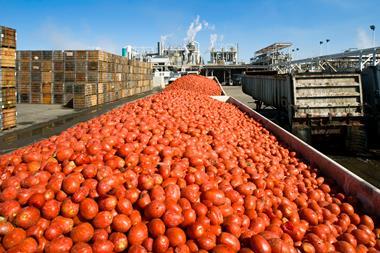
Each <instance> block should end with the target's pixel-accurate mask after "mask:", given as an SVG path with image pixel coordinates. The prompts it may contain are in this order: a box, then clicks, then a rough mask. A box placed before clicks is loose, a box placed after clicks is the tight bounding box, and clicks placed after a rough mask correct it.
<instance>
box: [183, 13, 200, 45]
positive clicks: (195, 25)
mask: <svg viewBox="0 0 380 253" xmlns="http://www.w3.org/2000/svg"><path fill="white" fill-rule="evenodd" d="M199 19H200V17H199V16H197V17H196V19H195V20H194V21H193V22H191V24H190V26H189V29H187V33H186V35H187V37H186V41H188V42H192V41H194V40H195V37H196V36H197V33H198V32H200V31H201V30H202V27H203V26H202V23H201V22H199Z"/></svg>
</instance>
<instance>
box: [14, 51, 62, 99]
mask: <svg viewBox="0 0 380 253" xmlns="http://www.w3.org/2000/svg"><path fill="white" fill-rule="evenodd" d="M60 57H61V62H60ZM62 64H63V53H62V51H18V52H17V89H18V102H19V103H31V104H54V103H56V104H62V103H63V65H62Z"/></svg>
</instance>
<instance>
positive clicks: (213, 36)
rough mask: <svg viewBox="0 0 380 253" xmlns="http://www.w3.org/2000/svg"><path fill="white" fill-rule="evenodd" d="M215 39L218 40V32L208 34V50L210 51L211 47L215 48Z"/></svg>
mask: <svg viewBox="0 0 380 253" xmlns="http://www.w3.org/2000/svg"><path fill="white" fill-rule="evenodd" d="M217 41H218V34H216V33H212V34H210V47H209V48H208V50H210V51H211V50H212V49H213V48H215V46H216V42H217Z"/></svg>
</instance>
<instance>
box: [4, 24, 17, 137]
mask: <svg viewBox="0 0 380 253" xmlns="http://www.w3.org/2000/svg"><path fill="white" fill-rule="evenodd" d="M16 97H17V94H16V30H14V29H11V28H8V27H4V26H0V130H1V129H3V130H5V129H9V128H12V127H15V126H16Z"/></svg>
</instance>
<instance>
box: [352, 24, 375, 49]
mask: <svg viewBox="0 0 380 253" xmlns="http://www.w3.org/2000/svg"><path fill="white" fill-rule="evenodd" d="M356 36H357V42H356V45H357V47H358V48H369V47H372V39H371V36H370V35H369V34H368V33H367V32H366V31H365V30H363V29H362V28H359V29H358V30H357V33H356Z"/></svg>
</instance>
